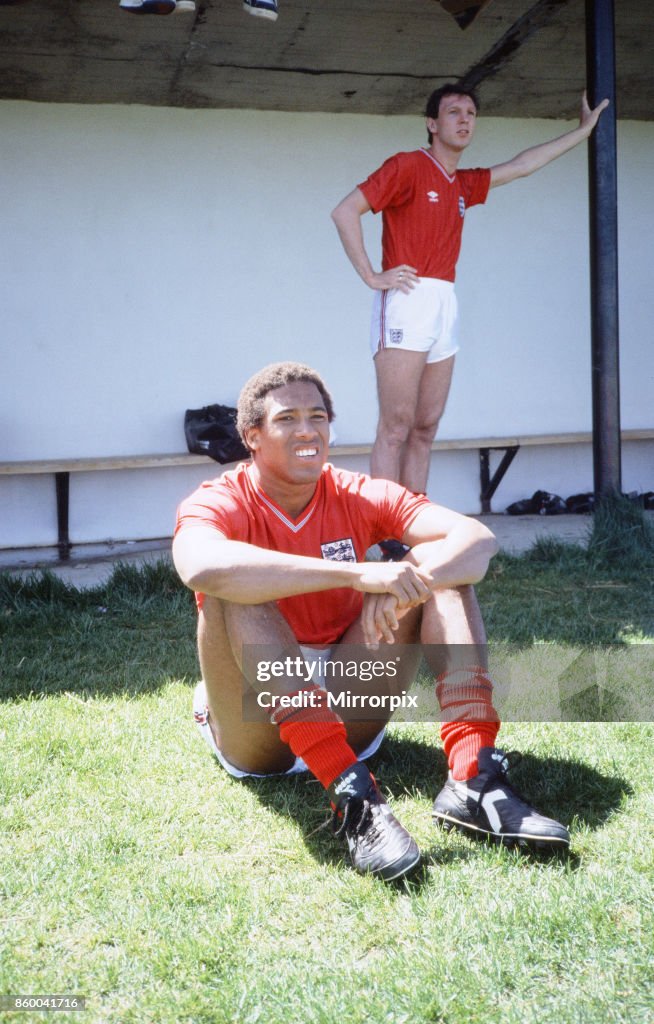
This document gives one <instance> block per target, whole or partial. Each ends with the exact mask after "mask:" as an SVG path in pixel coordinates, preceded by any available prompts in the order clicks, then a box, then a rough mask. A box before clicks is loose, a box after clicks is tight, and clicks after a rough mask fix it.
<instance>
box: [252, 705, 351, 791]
mask: <svg viewBox="0 0 654 1024" xmlns="http://www.w3.org/2000/svg"><path fill="white" fill-rule="evenodd" d="M296 694H304V695H305V698H304V702H303V703H305V704H306V707H305V706H302V707H299V708H286V707H278V708H277V709H276V710H275V711H274V712H273V713H272V715H271V716H270V720H271V722H273V723H274V724H275V725H278V726H279V736H280V739H281V740H282V742H284V743H287V744H288V745H289V747H290V748H291V750H292V751H293V753H294V754H295V756H296V757H301V758H302V760H303V761H304V762H305V764H306V765H307V767H308V769H309V771H310V772H312V774H313V775H315V777H316V778H317V779H318V782H320V783H321V784H322V785H323V786H324V787H325V789H327V787H328V786H330V785H331V784H332V782H333V781H334V779H336V778H338V776H339V775H341V774H342V772H344V771H345V770H346V769H347V768H350V767H351V765H353V764H354V763H355V761H356V760H357V755H356V754H355V753H354V751H353V750H352V747H351V746H350V745H349V743H348V742H347V738H346V737H347V733H346V730H345V726H344V724H343V721H342V720H341V719H340V718H339V716H338V715H337V714H335V712H333V711H332V710H331V709H330V708H329V707H328V705H327V694H326V693H325V691H324V690H321V689H320V687H319V686H308V687H307V688H306V689H303V690H297V691H296ZM296 694H291V696H295V695H296ZM309 695H313V697H312V698H311V697H310V696H309ZM311 700H312V703H311Z"/></svg>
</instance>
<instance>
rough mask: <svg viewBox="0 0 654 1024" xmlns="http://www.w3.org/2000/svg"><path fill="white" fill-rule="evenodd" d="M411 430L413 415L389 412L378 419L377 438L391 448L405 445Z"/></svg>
mask: <svg viewBox="0 0 654 1024" xmlns="http://www.w3.org/2000/svg"><path fill="white" fill-rule="evenodd" d="M412 428H413V414H412V413H411V412H410V411H408V410H407V411H401V410H391V411H390V412H389V413H388V414H387V415H386V414H383V413H382V415H380V417H379V424H378V426H377V437H378V438H381V439H382V440H383V441H384V442H385V443H386V444H388V445H390V446H391V447H398V448H399V447H401V446H402V445H403V444H406V442H407V440H408V439H409V435H410V434H411V431H412Z"/></svg>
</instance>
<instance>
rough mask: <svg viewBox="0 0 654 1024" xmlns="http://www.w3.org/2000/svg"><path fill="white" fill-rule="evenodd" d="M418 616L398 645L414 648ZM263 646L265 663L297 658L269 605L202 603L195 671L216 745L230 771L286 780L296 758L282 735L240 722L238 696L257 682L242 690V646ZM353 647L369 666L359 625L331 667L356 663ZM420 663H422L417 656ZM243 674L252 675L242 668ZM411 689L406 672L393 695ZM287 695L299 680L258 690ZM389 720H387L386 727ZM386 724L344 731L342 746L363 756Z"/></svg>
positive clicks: (408, 619) (380, 656) (387, 648)
mask: <svg viewBox="0 0 654 1024" xmlns="http://www.w3.org/2000/svg"><path fill="white" fill-rule="evenodd" d="M420 611H421V610H420V609H413V610H412V612H411V613H409V614H408V615H407V616H405V618H404V619H403V620H402V622H401V623H400V631H399V635H398V638H397V642H398V643H401V644H408V643H412V642H414V641H416V640H417V634H418V623H419V616H420ZM246 644H248V645H257V646H258V645H265V646H264V647H263V648H262V651H264V650H265V657H266V658H267V659H270V660H277V659H280V660H281V659H284V658H286V657H287V656H288V657H291V658H295V657H301V652H300V647H299V645H298V643H297V640H296V639H295V637H294V636H293V633H292V632H291V629H290V627H289V625H288V623H287V622H286V620H285V619H284V618H283V616H282V615H281V613H280V612H279V610H278V609H277V607H276V606H275V605H274V604H260V605H239V604H230V603H228V602H223V601H219V600H217V599H216V598H211V597H205V600H204V605H203V608H202V611H201V612H200V616H199V622H198V649H199V655H200V665H201V668H202V675H203V678H204V682H205V686H206V690H207V702H208V705H209V724H210V727H211V730H212V732H213V735H214V739H215V741H216V745H217V746H218V748H219V749H220V751H221V752H222V753H223V754H224V756H225V757H226V759H227V760H228V761H229V762H230V764H233V765H234V767H235V768H240V769H241V770H242V771H247V772H253V773H256V774H268V773H273V772H284V771H286V770H288V768H290V767H291V766H292V765H293V763H294V761H295V758H294V756H293V754H292V752H291V750H290V749H289V747H288V745H287V744H286V743H284V742H282V740H281V739H280V736H279V728H278V727H277V726H276V725H273V724H272V723H270V722H269V721H267V720H266V721H261V722H259V721H244V719H243V694H244V692H245V691H246V690H247V691H248V692H250V693H252V694H254V690H255V686H254V684H255V680H254V679H250V680H248V684H249V685H248V686H247V687H246V685H245V678H244V674H243V646H244V645H246ZM350 645H356V648H355V650H356V652H357V655H358V656H359V657H365V658H366V659H370V652H366V651H364V648H363V631H362V629H361V625H360V623H359V621H358V620H357V622H355V623H353V624H352V626H350V628H349V629H348V631H347V632H346V634H345V636H344V637H343V643H342V646H341V645H337V646H335V647H334V649H333V654H332V655H331V656H330V660H333V661H334V662H338V661H339V660H340V661H347V660H349V659H350V657H354V656H355V655H352V654H351V652H350V651H349V646H350ZM392 656H393V648H392V646H391V645H388V644H385V645H382V646H381V647H380V649H378V650H377V651H375V652H374V658H375V660H384V659H386V658H390V657H392ZM417 657H419V655H418V656H417ZM246 671H250V669H249V668H248V666H246ZM411 682H412V677H410V669H409V667H408V664H407V678H406V680H405V679H404V676H403V675H402V674H400V673H398V676H397V677H396V679H395V680H394V684H395V685H396V687H397V689H398V692H401V690H402V688H403V687H406V688H407V689H408V686H409V685H410V683H411ZM349 685H350V680H348V679H347V678H343V679H342V680H341V681H340V682H336V683H335V684H334V685H333V686H330V689H331V690H332V692H334V693H338V692H340V690H343V689H347V688H348V686H349ZM263 688H265V689H269V690H271V691H274V692H279V693H288V692H291V691H294V690H297V689H298V688H299V687H298V680H297V679H293V680H291V681H287V680H285V679H283V678H282V679H272V680H271V681H270V682H267V683H265V687H264V685H263V684H259V689H263ZM388 717H390V716H386V720H387V719H388ZM384 724H385V721H384V718H383V716H382V717H380V718H379V719H375V721H372V722H370V721H353V722H347V723H346V729H347V741H348V743H349V745H350V746H351V747H352V749H353V750H354V751H355V753H359V752H360V751H361V750H364V749H365V748H366V747H367V746H369V744H370V743H371V742H372V741H373V740H374V739H375V737H376V736H377V735H378V734H379V732H380V730H381V729H382V728H383V727H384Z"/></svg>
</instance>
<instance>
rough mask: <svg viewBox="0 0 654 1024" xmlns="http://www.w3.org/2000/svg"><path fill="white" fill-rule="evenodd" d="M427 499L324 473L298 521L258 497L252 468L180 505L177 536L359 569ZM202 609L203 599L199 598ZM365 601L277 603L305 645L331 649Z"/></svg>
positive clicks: (328, 596)
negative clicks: (198, 531) (200, 532)
mask: <svg viewBox="0 0 654 1024" xmlns="http://www.w3.org/2000/svg"><path fill="white" fill-rule="evenodd" d="M429 504H430V502H429V500H428V499H427V498H425V497H424V495H416V494H412V493H411V491H407V490H406V489H405V488H404V487H401V486H400V485H399V484H395V483H392V482H391V481H389V480H373V479H371V478H370V477H368V476H364V475H363V474H361V473H350V472H348V471H347V470H344V469H335V468H334V467H333V466H331V465H330V464H329V463H327V464H326V465H325V466H324V467H323V471H322V474H321V476H320V479H319V480H318V484H317V486H316V490H315V493H314V495H313V498H312V499H311V501H310V502H309V504H308V505H307V507H306V508H305V509H304V510H303V512H302V513H301V514H300V516H299V517H298V518H297V519H290V518H289V517H288V516H287V515H286V513H285V512H284V511H283V510H282V509H281V508H279V506H278V505H276V504H275V502H274V501H272V500H271V499H270V498H269V497H268V495H267V494H265V493H264V492H263V491H262V490H260V489H259V488H258V487H257V486H256V484H255V483H254V481H253V479H252V474H251V472H250V464H249V463H245V462H243V463H241V464H240V465H239V466H237V468H236V469H234V470H229V471H228V472H226V473H224V474H223V475H222V476H221V477H219V478H218V479H217V480H209V481H207V482H206V483H203V484H201V485H200V487H198V489H197V490H196V491H194V492H193V494H191V496H190V497H189V498H187V499H186V500H185V501H183V502H182V504H181V505H180V507H179V510H178V513H177V525H176V528H175V534H177V533H178V532H179V531H180V530H185V529H189V528H192V527H193V526H198V525H200V526H213V527H215V528H216V529H217V530H219V531H220V533H222V534H224V536H225V537H227V538H228V539H229V540H238V541H244V542H245V543H247V544H254V545H256V546H257V547H261V548H266V549H267V550H270V551H283V552H288V553H290V554H294V555H307V556H309V557H312V558H330V559H334V560H335V561H347V562H362V561H363V560H364V557H365V553H366V551H367V550H368V548H369V547H370V545H371V544H375V543H377V541H380V540H384V539H385V538H387V537H395V538H397V539H400V538H401V537H402V536H403V534H404V531H405V530H406V529H407V527H408V526H410V524H411V523H412V522H413V520H414V519H415V517H416V515H417V514H418V512H420V510H421V509H422V508H425V507H428V506H429ZM197 598H198V606H199V607H201V606H202V595H197ZM362 603H363V595H362V594H361V593H359V592H358V591H356V590H352V589H350V588H342V587H341V588H337V589H334V590H323V591H319V592H315V593H310V594H301V595H298V596H297V597H285V598H282V599H281V600H280V601H278V602H277V605H278V607H279V610H280V611H281V613H282V615H283V616H284V618H285V619H286V621H287V622H288V624H289V625H290V627H291V629H292V630H293V633H294V634H295V637H296V638H297V640H298V641H299V642H300V643H302V644H308V645H312V644H315V645H323V644H331V643H334V642H335V641H336V640H338V639H339V637H341V636H342V635H343V633H344V632H345V630H346V629H347V628H348V626H350V625H351V624H352V622H354V620H355V619H356V618H357V617H358V616H359V614H360V613H361V606H362Z"/></svg>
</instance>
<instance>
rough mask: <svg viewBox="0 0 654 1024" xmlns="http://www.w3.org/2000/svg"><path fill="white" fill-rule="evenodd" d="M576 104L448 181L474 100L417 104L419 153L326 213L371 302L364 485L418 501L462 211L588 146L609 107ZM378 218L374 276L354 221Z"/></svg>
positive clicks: (446, 350)
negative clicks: (372, 482)
mask: <svg viewBox="0 0 654 1024" xmlns="http://www.w3.org/2000/svg"><path fill="white" fill-rule="evenodd" d="M608 102H609V101H608V100H604V101H603V102H602V103H600V104H599V106H597V107H595V109H594V110H591V109H590V108H589V106H588V103H587V101H586V96H585V94H584V97H583V100H582V105H581V118H580V121H579V127H578V128H575V129H574V130H573V131H570V132H566V134H565V135H561V136H560V137H559V138H557V139H553V140H552V141H551V142H545V143H543V144H542V145H540V146H534V147H532V148H531V149H527V150H525V151H524V152H523V153H519V154H518V155H517V156H515V157H514V158H513V159H512V160H509V161H508V162H507V163H503V164H498V165H497V166H495V167H491V168H481V169H476V170H462V171H459V170H457V167H458V164H459V160H460V159H461V156H462V155H463V152H464V150H465V149H466V148H467V147H468V145H469V144H470V142H471V141H472V137H473V134H474V131H475V125H476V121H477V112H478V109H479V104H478V102H477V98H476V96H475V94H474V93H473V92H470V91H469V90H467V89H464V88H462V87H461V86H459V85H444V86H442V87H441V88H440V89H437V90H436V91H435V92H433V93H432V95H431V96H430V97H429V100H428V101H427V109H426V112H425V113H426V117H427V132H428V138H429V147H428V148H425V149H418V150H415V151H414V152H411V153H397V154H396V155H395V156H392V157H391V158H390V159H389V160H387V161H386V162H385V163H384V164H382V166H381V167H380V168H379V169H378V170H377V171H374V172H373V174H371V175H370V177H369V178H367V179H366V180H365V181H364V182H362V183H361V184H360V185H359V186H358V187H357V188H355V189H354V191H353V192H350V194H349V195H348V196H346V197H345V199H343V200H342V202H340V203H339V205H338V206H337V207H336V209H335V210H334V211H333V213H332V218H333V220H334V222H335V224H336V227H337V229H338V233H339V235H340V238H341V241H342V243H343V248H344V249H345V252H346V253H347V255H348V257H349V259H350V261H351V263H352V265H353V267H354V269H355V270H356V271H357V273H358V274H359V276H360V277H361V278H362V279H363V281H365V283H366V284H367V285H368V286H369V287H370V288H372V289H374V291H375V295H374V300H373V312H372V324H371V334H370V344H371V349H372V353H373V356H374V360H375V370H376V374H377V391H378V396H379V422H378V425H377V437H376V439H375V444H374V447H373V450H372V456H371V473H372V476H373V477H383V478H385V479H388V480H396V481H398V482H399V483H401V484H403V485H404V486H405V487H407V488H408V489H409V490H410V491H414V492H415V493H417V494H422V493H425V492H426V489H427V477H428V474H429V459H430V453H431V443H432V441H433V439H434V436H435V434H436V430H437V428H438V423H439V420H440V418H441V416H442V414H443V411H444V409H445V403H446V401H447V396H448V392H449V390H450V382H451V380H452V371H453V368H454V356H455V353H456V352H457V351H458V348H459V345H458V341H457V304H456V296H455V294H454V277H455V269H456V262H457V259H458V256H459V250H460V247H461V232H462V230H463V218H464V215H465V212H466V209H467V208H468V207H470V206H475V205H477V204H479V203H484V202H485V201H486V197H487V195H488V191H489V189H491V188H494V187H495V186H497V185H506V184H507V183H508V182H510V181H513V180H514V179H515V178H522V177H526V176H527V175H528V174H533V172H534V171H537V170H539V169H540V168H541V167H544V166H545V165H546V164H548V163H550V162H551V161H552V160H555V159H556V158H557V157H559V156H562V154H563V153H566V152H567V151H568V150H569V149H572V148H573V147H574V146H577V145H578V144H579V143H580V142H583V141H584V139H587V138H588V136H589V135H590V133H591V132H592V130H593V128H594V127H595V125H596V124H597V120H598V118H599V116H600V114H601V112H602V111H603V110H604V108H605V107H606V106H607V105H608ZM369 210H372V211H373V212H374V213H378V212H379V211H381V212H382V218H383V235H382V250H383V255H382V271H381V273H378V272H377V271H375V270H373V267H372V264H371V263H370V260H369V258H368V255H367V253H366V250H365V246H364V243H363V233H362V230H361V217H362V216H363V214H364V213H367V212H368V211H369Z"/></svg>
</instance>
